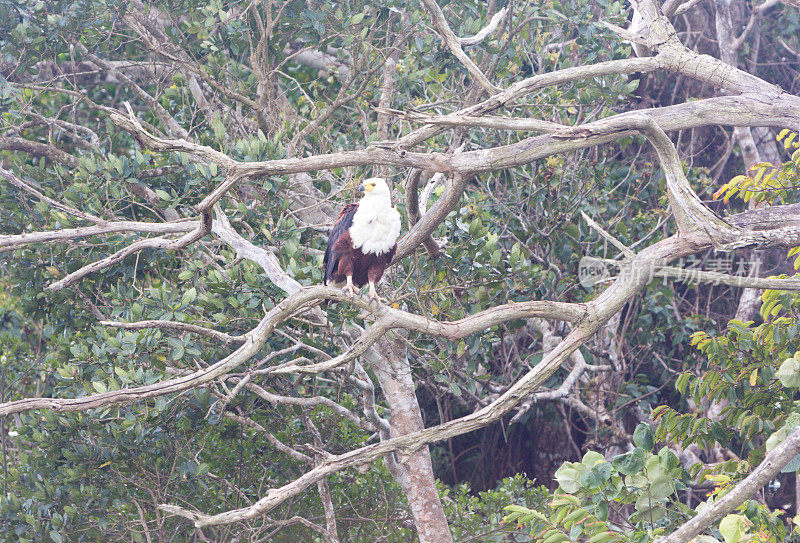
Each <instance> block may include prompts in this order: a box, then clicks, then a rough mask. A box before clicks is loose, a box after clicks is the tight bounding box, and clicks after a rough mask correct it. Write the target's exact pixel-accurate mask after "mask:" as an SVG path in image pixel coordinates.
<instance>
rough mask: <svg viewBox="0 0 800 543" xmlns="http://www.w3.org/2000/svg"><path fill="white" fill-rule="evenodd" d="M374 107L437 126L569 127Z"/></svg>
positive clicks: (555, 129) (534, 129)
mask: <svg viewBox="0 0 800 543" xmlns="http://www.w3.org/2000/svg"><path fill="white" fill-rule="evenodd" d="M374 109H375V111H377V112H378V113H381V114H385V115H394V116H396V117H400V118H401V119H403V120H404V121H409V122H412V123H420V124H429V125H435V126H449V127H457V126H477V127H481V128H492V129H495V130H520V131H530V132H544V133H551V132H558V131H559V130H563V129H564V128H568V127H567V126H566V125H563V124H559V123H554V122H551V121H542V120H539V119H530V118H524V117H501V116H497V115H484V116H483V117H475V116H472V115H459V114H457V113H451V114H449V115H436V114H432V113H423V112H421V111H416V110H413V109H411V110H407V111H400V110H397V109H389V108H378V107H376V108H374Z"/></svg>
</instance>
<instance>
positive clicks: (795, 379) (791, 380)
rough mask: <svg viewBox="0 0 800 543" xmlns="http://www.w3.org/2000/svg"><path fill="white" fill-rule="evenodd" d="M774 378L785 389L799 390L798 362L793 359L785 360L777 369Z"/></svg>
mask: <svg viewBox="0 0 800 543" xmlns="http://www.w3.org/2000/svg"><path fill="white" fill-rule="evenodd" d="M775 377H777V378H778V379H779V380H780V382H781V384H782V385H783V386H785V387H786V388H800V362H798V361H797V360H795V359H794V358H787V359H786V360H784V361H783V364H781V367H780V368H778V371H777V372H776V373H775Z"/></svg>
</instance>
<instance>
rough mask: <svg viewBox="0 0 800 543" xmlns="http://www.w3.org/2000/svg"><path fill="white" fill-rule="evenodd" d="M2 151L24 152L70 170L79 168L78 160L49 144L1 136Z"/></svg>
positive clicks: (0, 147)
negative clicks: (62, 165) (67, 167)
mask: <svg viewBox="0 0 800 543" xmlns="http://www.w3.org/2000/svg"><path fill="white" fill-rule="evenodd" d="M0 150H3V151H22V152H23V153H28V154H29V155H34V156H39V157H45V158H47V159H49V160H52V161H53V162H58V163H59V164H64V165H66V166H69V167H70V168H77V167H78V158H77V157H75V156H73V155H71V154H69V153H67V152H66V151H62V150H61V149H59V148H58V147H56V146H55V145H51V144H49V143H42V142H39V141H31V140H27V139H25V138H16V137H13V136H0Z"/></svg>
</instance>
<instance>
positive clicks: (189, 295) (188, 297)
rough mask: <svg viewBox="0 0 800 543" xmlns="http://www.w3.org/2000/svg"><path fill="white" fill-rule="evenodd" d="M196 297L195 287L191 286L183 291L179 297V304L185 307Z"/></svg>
mask: <svg viewBox="0 0 800 543" xmlns="http://www.w3.org/2000/svg"><path fill="white" fill-rule="evenodd" d="M196 299H197V289H196V288H194V287H192V288H190V289H189V290H187V291H186V292H184V293H183V296H182V297H181V306H182V307H186V306H188V305H189V304H191V303H192V302H193V301H195V300H196Z"/></svg>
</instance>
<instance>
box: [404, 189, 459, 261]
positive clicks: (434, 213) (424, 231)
mask: <svg viewBox="0 0 800 543" xmlns="http://www.w3.org/2000/svg"><path fill="white" fill-rule="evenodd" d="M469 179H470V176H467V175H462V174H456V175H455V176H454V178H453V179H452V180H451V181H450V182H449V183H447V185H446V186H445V189H444V192H442V195H441V196H440V197H439V199H438V200H436V203H435V204H433V207H431V209H430V210H426V211H425V214H424V215H423V216H422V218H421V219H420V220H419V221H418V222H417V223H416V224H415V225H414V226H412V227H411V228H410V229H409V231H408V233H407V234H406V235H405V236H403V237H402V238H401V239H400V240H399V241H398V242H397V250H396V251H395V255H394V258H393V259H392V262H393V263H394V262H399V261H400V260H401V259H402V258H404V257H405V256H406V255H409V254H411V253H412V252H413V251H414V250H415V249H416V248H417V247H418V246H419V245H420V244H421V243H424V242H425V241H426V240H428V239H432V238H431V235H432V234H433V231H434V230H436V228H437V227H438V226H439V225H440V224H441V223H442V221H444V219H445V218H446V217H447V214H448V213H450V211H451V210H453V209H454V208H455V207H456V206H457V205H458V202H459V201H460V200H461V195H462V194H464V190H466V188H467V182H468V181H469ZM426 204H427V202H426ZM434 243H435V242H434Z"/></svg>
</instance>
